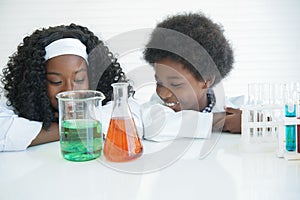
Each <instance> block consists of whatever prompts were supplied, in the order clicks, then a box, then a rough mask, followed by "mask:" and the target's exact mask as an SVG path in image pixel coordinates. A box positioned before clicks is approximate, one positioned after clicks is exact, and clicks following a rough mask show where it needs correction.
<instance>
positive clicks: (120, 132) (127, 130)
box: [103, 83, 143, 162]
mask: <svg viewBox="0 0 300 200" xmlns="http://www.w3.org/2000/svg"><path fill="white" fill-rule="evenodd" d="M128 85H129V84H128V83H113V84H112V87H113V93H114V96H113V100H114V101H113V110H112V115H111V119H110V123H109V127H108V131H107V134H106V139H105V143H104V149H103V154H104V156H105V158H106V159H107V160H108V161H111V162H126V161H130V160H133V159H136V158H138V157H140V156H141V155H142V154H143V146H142V143H141V141H140V138H139V136H138V133H137V128H136V125H135V122H134V119H133V117H132V114H131V111H130V108H129V105H128Z"/></svg>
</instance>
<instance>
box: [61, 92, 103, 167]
mask: <svg viewBox="0 0 300 200" xmlns="http://www.w3.org/2000/svg"><path fill="white" fill-rule="evenodd" d="M56 97H57V99H58V108H59V132H60V147H61V153H62V156H63V158H64V159H66V160H70V161H87V160H92V159H96V158H98V157H99V156H100V155H101V151H102V130H101V129H102V125H101V122H100V116H99V115H98V113H99V111H100V109H101V107H102V100H103V99H104V98H105V96H104V95H103V94H102V93H101V92H99V91H93V90H75V91H68V92H61V93H59V94H57V95H56Z"/></svg>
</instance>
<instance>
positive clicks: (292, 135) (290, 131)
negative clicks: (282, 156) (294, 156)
mask: <svg viewBox="0 0 300 200" xmlns="http://www.w3.org/2000/svg"><path fill="white" fill-rule="evenodd" d="M285 116H286V117H296V105H285ZM285 137H286V139H285V141H286V144H285V148H286V150H287V151H295V150H296V125H286V126H285Z"/></svg>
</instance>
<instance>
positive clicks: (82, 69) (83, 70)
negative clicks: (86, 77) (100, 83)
mask: <svg viewBox="0 0 300 200" xmlns="http://www.w3.org/2000/svg"><path fill="white" fill-rule="evenodd" d="M86 71H87V70H86V69H85V68H81V69H79V70H78V71H76V72H75V74H78V73H79V72H86Z"/></svg>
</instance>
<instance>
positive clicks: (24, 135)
mask: <svg viewBox="0 0 300 200" xmlns="http://www.w3.org/2000/svg"><path fill="white" fill-rule="evenodd" d="M41 129H42V122H37V121H30V120H28V119H25V118H22V117H19V116H18V115H16V114H15V113H14V111H13V108H12V107H8V106H7V105H6V100H5V99H4V98H2V99H1V101H0V152H1V151H21V150H25V149H26V148H27V147H28V146H29V145H30V144H31V142H32V140H34V138H36V136H37V135H38V134H39V132H40V130H41Z"/></svg>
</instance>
